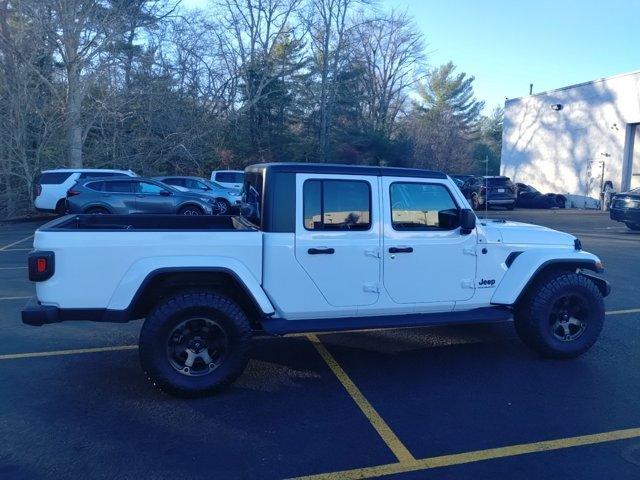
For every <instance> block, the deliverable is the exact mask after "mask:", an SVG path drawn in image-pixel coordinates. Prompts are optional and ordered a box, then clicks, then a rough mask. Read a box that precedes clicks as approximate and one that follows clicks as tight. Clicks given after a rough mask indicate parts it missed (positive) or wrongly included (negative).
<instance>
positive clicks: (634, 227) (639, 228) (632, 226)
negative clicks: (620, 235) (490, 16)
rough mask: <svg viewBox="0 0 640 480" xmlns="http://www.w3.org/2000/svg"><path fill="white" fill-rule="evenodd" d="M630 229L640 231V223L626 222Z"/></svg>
mask: <svg viewBox="0 0 640 480" xmlns="http://www.w3.org/2000/svg"><path fill="white" fill-rule="evenodd" d="M625 225H626V226H627V228H628V229H629V230H633V231H634V232H637V231H640V223H629V222H627V223H625Z"/></svg>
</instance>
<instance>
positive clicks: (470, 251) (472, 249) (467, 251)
mask: <svg viewBox="0 0 640 480" xmlns="http://www.w3.org/2000/svg"><path fill="white" fill-rule="evenodd" d="M462 253H464V254H465V255H473V256H474V257H475V256H477V255H478V252H477V251H476V247H465V248H463V249H462Z"/></svg>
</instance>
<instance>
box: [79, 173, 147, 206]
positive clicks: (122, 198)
mask: <svg viewBox="0 0 640 480" xmlns="http://www.w3.org/2000/svg"><path fill="white" fill-rule="evenodd" d="M94 183H98V182H92V183H91V184H89V185H93V184H94ZM99 183H102V184H103V186H102V191H101V193H100V200H101V201H102V202H104V203H106V204H108V205H110V206H111V207H112V210H113V211H114V212H115V213H119V214H129V213H137V207H136V196H135V194H134V193H133V183H134V182H132V181H131V180H125V179H123V180H105V181H103V182H99ZM89 185H87V186H89Z"/></svg>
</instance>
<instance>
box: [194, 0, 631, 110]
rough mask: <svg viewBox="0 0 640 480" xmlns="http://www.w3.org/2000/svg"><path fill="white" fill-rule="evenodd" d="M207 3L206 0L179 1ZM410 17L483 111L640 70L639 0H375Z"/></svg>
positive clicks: (435, 59) (435, 60) (437, 59)
mask: <svg viewBox="0 0 640 480" xmlns="http://www.w3.org/2000/svg"><path fill="white" fill-rule="evenodd" d="M183 5H184V6H186V7H191V6H197V7H202V8H206V5H207V1H206V0H183ZM378 8H380V9H382V10H388V9H399V10H401V11H407V12H408V13H409V14H411V16H413V17H414V19H415V23H416V26H417V27H418V28H419V29H420V30H421V31H422V33H423V34H424V36H425V43H426V51H427V54H428V58H427V61H428V63H429V66H430V67H433V66H437V65H441V64H443V63H446V62H448V61H449V60H451V61H453V63H455V64H456V65H457V67H458V71H463V72H466V73H468V74H469V75H473V76H474V77H475V79H476V80H475V82H474V86H475V91H476V96H477V97H478V98H479V99H480V100H484V101H485V102H486V110H485V111H487V112H488V111H490V110H492V109H493V108H494V107H497V106H503V105H504V100H505V97H506V98H515V97H521V96H523V95H527V94H528V93H529V84H530V83H533V91H534V93H536V92H543V91H546V90H552V89H554V88H560V87H565V86H568V85H573V84H576V83H581V82H586V81H589V80H595V79H598V78H603V77H608V76H611V75H617V74H620V73H626V72H631V71H634V70H640V36H639V35H638V31H639V29H638V22H639V19H640V0H528V1H523V0H449V1H447V0H379V3H378Z"/></svg>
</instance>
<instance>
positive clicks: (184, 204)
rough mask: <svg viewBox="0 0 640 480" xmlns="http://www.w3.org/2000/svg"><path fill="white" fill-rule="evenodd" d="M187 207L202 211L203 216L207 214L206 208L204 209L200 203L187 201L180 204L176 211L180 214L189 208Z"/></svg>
mask: <svg viewBox="0 0 640 480" xmlns="http://www.w3.org/2000/svg"><path fill="white" fill-rule="evenodd" d="M187 207H195V208H197V209H198V210H200V211H201V212H202V213H203V214H204V213H206V212H207V209H206V208H204V207H203V206H202V205H201V204H200V203H198V202H194V201H193V200H185V201H184V202H182V203H180V204H178V207H177V208H176V211H177V212H179V211H180V210H182V209H183V208H187Z"/></svg>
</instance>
